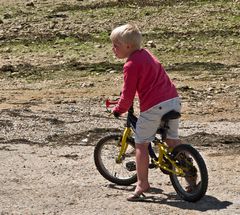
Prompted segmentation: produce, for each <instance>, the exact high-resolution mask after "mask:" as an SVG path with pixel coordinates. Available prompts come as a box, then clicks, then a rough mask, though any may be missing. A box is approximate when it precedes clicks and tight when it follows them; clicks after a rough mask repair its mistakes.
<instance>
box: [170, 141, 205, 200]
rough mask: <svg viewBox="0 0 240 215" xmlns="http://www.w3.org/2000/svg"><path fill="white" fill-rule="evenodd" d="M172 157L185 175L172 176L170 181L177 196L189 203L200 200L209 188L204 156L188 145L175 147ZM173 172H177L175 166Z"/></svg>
mask: <svg viewBox="0 0 240 215" xmlns="http://www.w3.org/2000/svg"><path fill="white" fill-rule="evenodd" d="M172 155H173V158H174V160H175V162H176V165H177V166H178V168H180V169H182V170H183V173H184V175H177V174H173V173H171V174H170V180H171V182H172V185H173V187H174V189H175V190H176V192H177V194H178V195H179V196H180V197H181V198H182V199H184V200H186V201H189V202H196V201H198V200H200V199H201V198H202V197H203V196H204V195H205V193H206V191H207V187H208V172H207V167H206V165H205V162H204V160H203V158H202V156H201V155H200V154H199V152H198V151H197V150H196V149H195V148H193V147H192V146H190V145H187V144H181V145H179V146H177V147H175V148H174V150H173V152H172ZM173 170H175V167H174V166H173Z"/></svg>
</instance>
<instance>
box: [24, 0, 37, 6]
mask: <svg viewBox="0 0 240 215" xmlns="http://www.w3.org/2000/svg"><path fill="white" fill-rule="evenodd" d="M26 6H27V7H35V5H34V3H33V2H32V1H31V2H27V3H26Z"/></svg>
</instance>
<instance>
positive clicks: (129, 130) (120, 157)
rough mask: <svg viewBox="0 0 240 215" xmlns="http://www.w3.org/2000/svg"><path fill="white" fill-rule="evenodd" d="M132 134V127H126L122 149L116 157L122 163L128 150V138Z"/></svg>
mask: <svg viewBox="0 0 240 215" xmlns="http://www.w3.org/2000/svg"><path fill="white" fill-rule="evenodd" d="M130 135H131V128H129V127H126V128H125V129H124V132H123V135H122V140H121V149H120V152H119V155H118V157H117V158H116V163H121V162H122V160H123V158H124V154H125V153H126V151H127V147H128V143H127V138H128V137H129V136H130Z"/></svg>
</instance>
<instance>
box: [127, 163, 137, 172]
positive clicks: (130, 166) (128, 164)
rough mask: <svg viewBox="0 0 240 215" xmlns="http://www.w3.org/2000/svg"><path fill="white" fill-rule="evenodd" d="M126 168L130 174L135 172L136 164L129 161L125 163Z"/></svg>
mask: <svg viewBox="0 0 240 215" xmlns="http://www.w3.org/2000/svg"><path fill="white" fill-rule="evenodd" d="M126 168H127V170H128V171H130V172H132V171H135V170H136V162H135V161H129V162H127V163H126Z"/></svg>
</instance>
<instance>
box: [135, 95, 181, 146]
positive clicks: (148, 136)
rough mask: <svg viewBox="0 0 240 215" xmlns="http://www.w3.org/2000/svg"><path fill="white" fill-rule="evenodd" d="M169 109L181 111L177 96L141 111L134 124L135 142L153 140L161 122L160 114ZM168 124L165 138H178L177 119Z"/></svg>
mask: <svg viewBox="0 0 240 215" xmlns="http://www.w3.org/2000/svg"><path fill="white" fill-rule="evenodd" d="M171 110H175V111H178V112H181V101H180V98H179V97H176V98H173V99H170V100H167V101H164V102H161V103H159V104H157V105H155V106H153V107H151V108H150V109H148V110H146V111H144V112H141V113H140V116H139V118H138V121H137V125H136V132H135V143H148V142H151V141H153V140H154V138H155V135H156V132H157V129H158V128H159V125H160V123H161V118H162V116H163V115H164V114H165V113H167V112H169V111H171ZM168 126H169V129H168V131H167V138H169V139H178V138H179V137H178V127H179V119H173V120H170V121H169V124H168Z"/></svg>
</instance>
